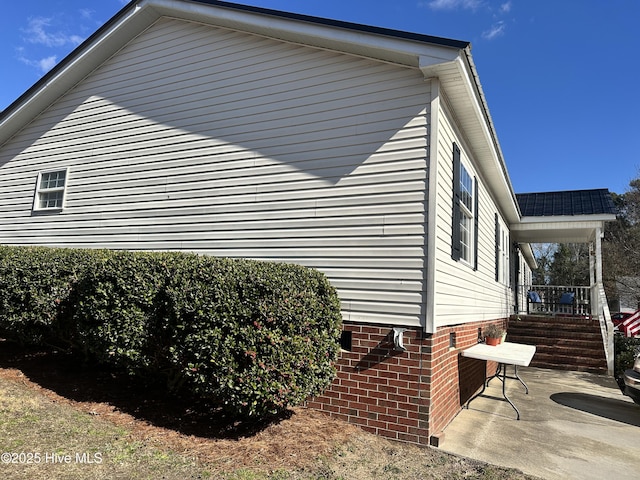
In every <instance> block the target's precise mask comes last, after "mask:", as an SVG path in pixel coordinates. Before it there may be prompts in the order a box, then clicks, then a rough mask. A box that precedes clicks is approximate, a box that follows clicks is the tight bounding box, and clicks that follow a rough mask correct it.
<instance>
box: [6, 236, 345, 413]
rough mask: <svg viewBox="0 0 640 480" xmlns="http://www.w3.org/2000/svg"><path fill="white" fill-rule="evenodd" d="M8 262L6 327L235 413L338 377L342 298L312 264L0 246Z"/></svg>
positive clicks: (277, 403)
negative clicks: (209, 400)
mask: <svg viewBox="0 0 640 480" xmlns="http://www.w3.org/2000/svg"><path fill="white" fill-rule="evenodd" d="M14 268H15V272H14V273H13V276H8V277H7V279H6V280H5V281H3V282H2V283H0V296H2V297H3V298H5V299H6V300H5V301H4V302H3V303H2V309H1V310H0V326H2V327H3V328H4V330H5V331H8V332H11V333H12V334H14V335H15V336H16V337H18V338H22V339H28V340H29V341H31V342H38V341H42V339H44V338H47V337H55V338H56V339H57V341H64V342H67V343H69V344H71V345H73V346H74V347H75V348H76V349H78V350H80V351H82V352H83V353H84V354H85V355H86V356H89V357H91V358H94V359H96V360H98V361H99V362H102V363H107V364H112V365H117V366H119V367H123V368H125V369H126V370H127V371H128V372H130V373H131V374H136V375H145V376H148V375H153V376H159V377H161V378H163V379H164V380H165V381H166V382H167V385H168V386H169V388H171V389H179V388H184V389H186V390H188V391H190V392H192V393H195V394H198V395H201V396H204V397H208V398H214V399H216V400H218V401H220V402H221V403H222V404H224V405H225V406H226V407H227V409H228V410H230V411H231V412H233V413H235V414H237V415H242V416H249V417H261V416H265V415H268V414H273V413H277V412H279V411H282V410H283V409H286V408H287V407H289V406H291V405H296V404H299V403H301V402H302V401H304V400H305V399H306V398H307V397H309V396H313V395H317V394H319V393H321V392H322V390H323V389H324V388H326V387H327V386H328V385H329V384H330V383H331V381H332V380H333V378H334V376H335V368H334V365H333V364H334V362H335V360H336V359H337V355H338V352H339V340H338V339H339V335H340V326H341V314H340V305H339V301H338V298H337V295H336V292H335V290H334V288H333V287H332V286H331V285H330V284H329V282H328V280H327V279H326V277H325V276H324V275H322V274H321V273H320V272H318V271H316V270H312V269H308V268H304V267H301V266H297V265H290V264H282V263H271V262H258V261H252V260H233V259H225V258H214V257H208V256H199V255H195V254H186V253H176V252H173V253H149V252H146V253H142V252H126V251H105V250H60V249H21V248H13V247H2V249H0V274H2V273H3V271H4V270H11V269H14ZM25 272H31V273H28V274H27V273H25ZM43 272H46V273H43Z"/></svg>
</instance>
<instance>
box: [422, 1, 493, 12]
mask: <svg viewBox="0 0 640 480" xmlns="http://www.w3.org/2000/svg"><path fill="white" fill-rule="evenodd" d="M425 4H426V5H427V6H428V7H429V8H432V9H434V10H455V9H458V8H462V9H465V10H477V9H478V8H480V6H481V5H482V0H431V1H429V2H426V3H425V2H421V3H420V5H425Z"/></svg>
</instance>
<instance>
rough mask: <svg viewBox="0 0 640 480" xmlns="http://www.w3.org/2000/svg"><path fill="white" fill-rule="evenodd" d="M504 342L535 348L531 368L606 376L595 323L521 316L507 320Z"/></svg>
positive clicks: (598, 326)
mask: <svg viewBox="0 0 640 480" xmlns="http://www.w3.org/2000/svg"><path fill="white" fill-rule="evenodd" d="M507 332H508V333H507V340H508V341H511V342H517V343H524V344H527V345H535V346H536V354H535V355H534V357H533V360H532V361H531V366H533V367H540V368H551V369H557V370H574V371H582V372H591V373H606V372H607V362H606V357H605V352H604V346H603V344H602V335H601V333H600V324H599V322H598V321H597V320H594V319H588V318H581V317H560V316H555V317H554V316H541V315H526V316H523V315H520V316H514V317H512V318H511V319H510V320H509V327H508V329H507Z"/></svg>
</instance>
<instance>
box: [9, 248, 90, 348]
mask: <svg viewBox="0 0 640 480" xmlns="http://www.w3.org/2000/svg"><path fill="white" fill-rule="evenodd" d="M86 257H87V255H86V254H85V253H84V252H83V251H76V250H69V249H52V248H44V247H6V246H0V330H2V331H3V332H5V334H7V335H10V336H11V337H13V338H14V339H15V340H17V341H19V342H21V343H23V344H41V343H43V342H46V341H48V340H51V339H52V337H55V336H56V334H55V333H54V330H56V328H57V326H58V325H57V323H58V321H59V319H60V318H61V317H62V316H63V315H64V314H65V310H66V307H67V299H68V297H69V294H70V292H71V291H72V289H73V287H74V284H75V283H76V282H77V281H78V279H79V278H80V277H81V276H82V275H83V272H84V268H85V266H86V264H87V262H86Z"/></svg>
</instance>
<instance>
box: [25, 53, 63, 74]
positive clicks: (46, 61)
mask: <svg viewBox="0 0 640 480" xmlns="http://www.w3.org/2000/svg"><path fill="white" fill-rule="evenodd" d="M18 58H19V59H20V61H21V62H22V63H24V64H26V65H29V66H31V67H35V68H37V69H38V70H40V72H41V73H47V72H48V71H49V70H51V69H52V68H53V67H55V66H56V64H57V63H58V56H57V55H51V56H49V57H45V58H41V59H40V60H30V59H28V58H26V57H24V56H20V57H18Z"/></svg>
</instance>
